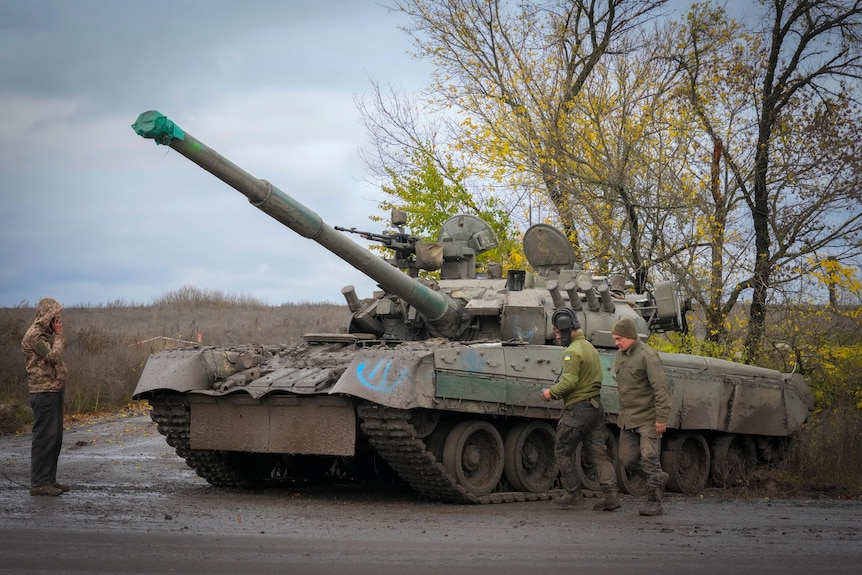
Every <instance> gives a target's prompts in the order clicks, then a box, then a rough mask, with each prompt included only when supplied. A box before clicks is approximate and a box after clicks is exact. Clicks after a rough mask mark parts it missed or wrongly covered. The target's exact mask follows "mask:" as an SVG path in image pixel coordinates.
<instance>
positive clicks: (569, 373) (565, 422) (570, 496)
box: [542, 307, 620, 511]
mask: <svg viewBox="0 0 862 575" xmlns="http://www.w3.org/2000/svg"><path fill="white" fill-rule="evenodd" d="M552 322H553V324H554V334H555V335H556V337H557V339H558V340H560V343H561V344H562V345H563V346H565V348H566V349H565V351H564V352H563V366H562V370H561V372H560V377H559V379H558V380H557V382H556V383H555V384H554V385H553V386H552V387H551V388H550V389H543V390H542V400H544V401H551V399H562V400H563V401H564V402H565V408H564V409H563V411H562V413H560V419H559V421H558V422H557V436H556V442H555V444H554V455H555V456H556V460H557V465H558V466H559V468H560V481H561V482H562V484H563V488H564V489H565V490H566V492H565V493H564V494H563V496H562V497H561V498H559V499H558V500H557V504H558V505H559V506H561V507H574V506H578V505H581V504H583V501H584V498H583V496H582V495H581V478H580V476H579V475H578V469H577V466H576V465H575V450H576V449H577V447H578V445H579V444H581V443H583V446H584V449H586V450H587V451H588V452H589V454H590V456H591V458H592V460H593V461H594V462H595V466H596V470H597V472H598V476H599V484H600V485H601V487H602V492H603V493H604V498H603V500H602V501H600V502H598V503H596V504H595V505H594V506H593V509H595V510H597V511H613V510H614V509H619V508H620V499H619V490H618V488H617V482H616V478H615V476H614V467H613V464H612V463H611V458H610V456H609V455H608V449H607V429H605V414H604V411H603V410H602V405H601V403H600V400H599V394H600V393H601V390H602V363H601V360H600V359H599V354H598V352H597V351H596V348H594V347H593V345H592V344H591V343H590V342H588V341H587V340H586V338H585V337H584V333H583V331H581V324H580V322H579V321H578V317H577V315H575V312H574V311H573V310H572V309H571V308H565V307H564V308H559V309H557V310H556V311H555V312H554V315H553V317H552Z"/></svg>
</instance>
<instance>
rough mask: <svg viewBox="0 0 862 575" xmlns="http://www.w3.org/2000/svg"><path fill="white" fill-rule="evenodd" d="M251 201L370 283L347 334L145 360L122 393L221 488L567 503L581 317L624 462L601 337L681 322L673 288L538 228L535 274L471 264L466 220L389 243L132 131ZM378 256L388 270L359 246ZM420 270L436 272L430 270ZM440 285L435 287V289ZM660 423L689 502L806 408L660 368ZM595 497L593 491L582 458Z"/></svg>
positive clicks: (216, 160)
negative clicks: (570, 375)
mask: <svg viewBox="0 0 862 575" xmlns="http://www.w3.org/2000/svg"><path fill="white" fill-rule="evenodd" d="M133 128H134V130H135V131H136V133H138V134H139V135H140V136H142V137H144V138H148V139H153V140H155V142H156V143H157V144H162V145H167V146H170V147H171V148H173V149H174V150H175V151H177V152H179V153H180V154H181V155H183V156H185V157H186V158H188V159H189V160H191V161H192V162H194V163H195V164H197V165H199V166H200V167H201V168H203V169H205V170H207V171H208V172H210V173H212V174H213V175H214V176H216V177H217V178H219V179H220V180H222V181H223V182H225V183H226V184H228V185H229V186H231V187H233V188H235V189H236V190H237V191H239V192H241V193H242V194H244V195H245V196H246V197H247V198H248V200H249V201H250V202H251V204H252V205H253V206H255V207H257V208H258V209H259V210H261V211H263V212H264V213H266V214H268V215H269V216H270V217H272V218H274V219H276V220H278V221H279V222H281V223H282V224H284V225H285V226H286V227H288V228H289V229H291V230H292V231H293V232H295V233H296V234H298V235H299V236H301V237H302V238H306V239H308V240H312V241H313V242H316V243H317V244H319V245H320V246H322V247H323V248H325V249H327V250H329V251H330V252H332V253H333V254H335V255H337V256H338V257H339V258H341V259H342V260H344V262H345V263H346V264H349V265H351V266H353V267H354V268H356V269H357V270H359V271H361V272H362V273H363V274H366V275H367V276H368V277H370V278H372V279H373V280H374V281H375V282H376V283H377V284H378V286H379V288H380V290H379V291H377V292H375V293H374V294H371V296H370V297H366V298H360V297H359V296H358V295H357V294H356V291H355V289H354V288H353V287H352V286H346V287H344V288H343V289H342V294H343V297H344V298H345V301H346V303H347V310H349V311H346V312H345V313H346V316H347V317H346V318H345V322H344V326H343V328H342V329H341V330H340V331H339V332H337V333H312V334H306V335H304V336H303V342H302V343H301V344H299V345H295V346H284V345H251V344H250V345H243V346H236V347H230V348H216V347H209V346H197V347H192V348H188V349H177V350H168V351H163V352H160V353H156V354H153V355H152V356H151V357H150V358H149V359H148V361H147V363H146V365H145V367H144V369H143V371H142V373H141V376H140V380H139V382H138V385H137V387H136V389H135V391H134V397H135V398H136V399H145V400H148V401H149V403H150V405H151V406H152V410H151V415H152V418H153V420H154V421H155V422H156V424H157V425H158V429H159V431H160V432H161V433H162V434H163V435H164V436H165V437H166V439H167V442H168V443H169V444H170V445H171V446H173V447H174V448H175V449H176V452H177V454H178V455H179V456H180V457H182V458H183V459H185V461H186V462H187V464H188V465H189V466H190V467H192V468H193V469H194V470H195V472H196V473H197V474H198V475H200V476H201V477H203V478H204V479H206V480H207V481H208V482H209V483H211V484H213V485H218V486H231V487H256V486H261V485H267V484H269V483H270V482H271V483H276V482H286V481H287V482H290V483H291V484H292V485H309V484H311V485H313V484H315V483H317V482H319V481H331V480H332V478H333V477H334V478H341V479H363V478H369V477H374V476H375V475H380V474H383V475H385V474H387V473H390V474H397V476H398V477H400V479H401V480H403V482H405V483H406V484H407V485H409V486H410V488H411V489H412V490H414V491H415V492H416V493H417V494H418V495H420V496H423V497H426V498H430V499H434V500H440V501H447V502H454V503H503V502H511V501H528V500H539V499H547V498H550V497H552V496H553V494H554V493H555V491H556V490H558V489H559V478H558V470H557V467H556V464H555V459H554V453H553V448H554V437H555V431H554V430H555V423H556V420H557V418H558V417H559V415H560V412H561V410H562V408H563V405H562V402H561V401H559V400H555V401H553V402H551V403H545V402H543V401H542V399H541V395H540V393H541V390H542V389H543V388H545V387H548V386H550V385H552V384H553V383H554V382H555V381H556V379H557V377H558V376H559V374H560V370H561V365H562V357H561V356H562V354H561V348H560V346H558V345H555V342H554V334H553V326H552V323H551V318H552V315H553V313H554V311H555V310H556V309H558V308H561V307H568V308H571V309H572V310H573V311H574V312H575V313H576V314H577V316H578V318H579V320H580V323H581V326H582V328H583V329H584V332H585V335H586V337H587V339H588V340H589V341H591V342H592V343H593V345H594V346H595V347H596V348H597V349H598V350H599V355H600V356H601V361H602V365H603V368H604V381H603V386H602V403H603V406H604V409H605V414H606V418H607V426H608V430H609V431H610V433H608V447H609V449H610V451H611V453H612V454H613V455H614V459H615V460H616V457H615V454H616V431H617V428H616V420H617V414H618V412H619V401H618V394H617V387H616V383H615V381H614V377H613V372H612V365H613V360H614V354H615V353H616V347H615V346H614V343H613V339H612V338H611V333H610V331H611V328H612V326H613V324H614V323H615V322H616V321H617V320H619V319H620V318H623V317H630V318H632V319H633V320H634V321H635V322H636V325H637V326H638V333H639V334H640V335H641V337H642V338H644V339H646V338H647V337H648V336H649V335H650V334H651V333H656V332H658V333H660V332H665V331H670V330H679V329H681V328H682V326H683V322H684V313H683V311H682V310H681V307H680V303H679V299H678V297H677V290H676V285H675V284H674V283H673V282H664V283H659V284H656V285H655V287H654V290H653V291H652V292H651V293H644V294H632V293H627V292H626V287H625V280H624V278H622V277H621V276H609V277H603V276H594V275H592V274H590V273H588V272H586V271H584V270H582V269H580V268H579V266H578V265H577V262H575V260H574V255H573V250H572V248H571V245H570V244H569V242H568V240H567V239H566V237H565V236H564V235H563V234H562V233H561V232H560V231H558V230H557V229H555V228H553V227H552V226H549V225H546V224H537V225H534V226H532V227H530V228H529V229H528V230H527V231H526V232H525V233H524V236H523V248H524V253H525V255H526V256H527V260H528V262H529V264H530V267H531V269H530V270H508V272H507V273H506V275H505V277H503V274H502V271H501V266H499V265H497V264H489V265H487V268H486V271H484V272H482V273H479V272H477V264H476V257H477V256H479V255H480V254H482V253H485V252H486V251H488V250H491V249H493V248H494V247H496V246H497V238H496V236H495V235H494V233H493V231H492V229H491V227H490V226H489V225H488V224H487V223H486V222H484V221H482V220H480V219H479V218H477V217H475V216H472V215H467V214H460V215H455V216H453V217H451V218H450V219H449V220H447V221H446V222H445V224H444V225H443V226H442V228H441V229H440V231H439V234H438V237H437V241H436V242H423V241H421V240H420V239H419V238H418V237H416V236H413V235H411V234H409V233H408V232H406V231H405V229H404V226H405V224H406V222H407V218H406V214H404V213H403V212H401V211H398V210H394V211H393V214H392V226H393V227H392V229H394V230H396V231H394V232H390V233H380V234H377V233H372V232H365V231H359V230H356V229H354V228H349V229H348V228H336V227H332V226H330V225H328V224H326V223H324V222H323V221H322V219H321V218H320V216H318V214H316V213H315V212H314V211H312V210H311V209H309V208H308V207H306V206H304V205H303V204H301V203H299V202H298V201H297V200H296V199H294V198H292V197H291V196H289V195H287V194H286V193H284V192H283V191H281V190H280V189H278V188H277V187H275V186H273V185H272V184H270V183H269V182H267V181H264V180H260V179H257V178H255V177H253V176H251V175H250V174H248V173H247V172H245V171H243V170H242V169H241V168H239V167H237V166H236V165H234V164H233V163H231V162H230V161H228V160H227V159H225V158H224V157H222V156H221V155H219V154H218V153H217V152H215V151H214V150H212V149H210V148H208V147H207V146H206V145H204V144H203V143H202V142H200V141H199V140H197V139H196V138H194V137H193V136H191V135H190V134H188V133H186V132H185V131H183V130H182V129H180V128H179V127H178V126H177V125H176V124H175V123H173V122H172V121H170V120H169V119H168V118H166V117H165V116H163V115H162V114H160V113H158V112H156V111H149V112H145V113H143V114H141V115H140V116H139V117H138V119H137V121H136V122H135V123H134V124H133ZM353 235H360V236H362V237H364V238H365V239H368V240H372V241H375V242H379V243H380V245H382V246H384V247H385V248H387V249H388V251H389V253H390V254H391V257H388V258H380V257H378V256H376V255H374V254H373V253H372V252H371V251H370V250H369V249H367V248H366V247H365V246H363V245H361V244H360V243H357V242H355V241H354V240H353V239H352V236H353ZM429 272H435V273H434V274H431V273H429ZM431 277H434V278H436V279H430V278H431ZM662 361H663V362H664V366H665V369H666V371H667V374H668V378H669V381H670V386H671V397H672V416H671V419H670V421H669V422H668V431H667V433H666V434H665V436H664V437H663V441H662V466H663V467H664V469H665V471H667V473H668V474H669V476H670V479H669V482H668V489H669V490H675V491H680V492H683V493H697V492H699V491H700V490H702V489H703V488H705V487H706V486H707V485H709V484H717V485H727V484H732V483H735V482H737V481H744V480H746V479H747V478H748V476H749V474H750V473H751V472H752V470H753V469H754V467H755V465H757V464H758V463H759V462H773V461H776V460H777V459H779V458H780V457H781V455H782V453H783V451H784V449H785V448H786V445H787V442H788V441H789V439H790V438H791V437H792V435H793V433H794V432H795V431H796V430H797V429H798V428H799V427H800V426H801V425H802V424H803V423H804V422H805V420H806V418H807V417H808V414H809V412H810V410H811V409H812V406H813V405H812V399H811V394H810V391H809V389H808V386H807V383H806V381H805V380H804V378H803V377H801V376H800V375H799V374H786V373H780V372H778V371H775V370H771V369H765V368H760V367H753V366H748V365H742V364H736V363H733V362H729V361H722V360H718V359H712V358H705V357H698V356H690V355H682V354H667V353H664V354H662ZM578 460H579V463H580V466H579V472H580V474H581V477H582V479H583V481H584V485H585V487H586V488H587V489H594V490H598V489H599V486H598V481H597V478H596V473H595V471H594V468H593V466H592V462H591V461H589V459H588V457H587V456H586V454H584V456H583V457H582V456H581V455H580V454H579V455H578ZM616 469H617V474H618V479H619V483H620V487H621V489H622V490H623V491H624V492H628V493H630V494H634V495H638V494H641V493H643V492H644V491H645V484H644V481H643V478H640V477H638V476H635V475H631V474H630V473H629V472H628V471H627V470H625V469H622V468H621V466H620V465H619V464H618V463H617V464H616Z"/></svg>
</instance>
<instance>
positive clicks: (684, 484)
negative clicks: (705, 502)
mask: <svg viewBox="0 0 862 575" xmlns="http://www.w3.org/2000/svg"><path fill="white" fill-rule="evenodd" d="M661 466H662V469H664V470H665V471H666V472H667V474H668V475H669V476H670V479H668V481H667V488H668V490H670V491H678V492H680V493H685V494H686V495H691V494H693V493H700V492H701V491H703V488H704V487H706V481H707V480H708V479H709V445H707V443H706V439H704V438H703V435H701V434H700V433H678V434H676V435H673V436H672V437H670V438H669V439H668V440H667V443H666V444H665V447H664V449H663V450H662V452H661Z"/></svg>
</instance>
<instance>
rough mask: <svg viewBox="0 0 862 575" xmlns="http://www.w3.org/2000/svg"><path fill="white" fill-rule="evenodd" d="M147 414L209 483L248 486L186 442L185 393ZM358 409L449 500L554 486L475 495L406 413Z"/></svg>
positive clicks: (422, 484) (375, 435)
mask: <svg viewBox="0 0 862 575" xmlns="http://www.w3.org/2000/svg"><path fill="white" fill-rule="evenodd" d="M149 402H150V406H151V407H152V411H151V412H150V417H151V418H152V420H153V421H154V422H155V423H156V425H157V427H158V430H159V433H161V434H162V435H164V436H165V439H166V440H167V443H168V445H170V446H171V447H173V448H174V449H175V450H176V452H177V455H178V456H180V457H181V458H182V459H184V460H185V462H186V464H187V465H188V466H189V467H191V468H192V469H194V471H195V473H197V474H198V475H199V476H200V477H202V478H204V479H206V480H207V482H208V483H210V484H212V485H216V486H219V487H234V488H247V487H249V486H250V485H249V481H248V478H246V477H243V476H242V475H240V474H238V473H237V472H236V470H235V469H234V468H233V466H231V465H229V464H228V462H227V461H225V459H224V457H223V456H222V454H220V453H219V452H218V451H210V450H203V449H192V448H191V447H190V443H189V429H190V425H191V412H190V411H189V404H188V400H187V398H186V397H184V396H183V395H180V394H156V395H153V396H152V397H150V399H149ZM357 415H358V417H359V420H360V425H361V427H362V431H363V432H364V433H365V435H366V437H367V438H368V442H369V443H370V444H371V446H372V447H373V448H374V449H375V450H376V451H377V453H378V454H379V455H380V456H381V457H382V458H383V459H385V460H386V463H387V464H388V465H389V466H390V467H391V468H392V469H393V470H394V471H395V472H396V473H398V475H399V476H400V477H401V478H402V479H403V480H404V481H406V482H407V484H408V485H410V487H411V488H413V490H414V491H416V492H417V493H419V494H420V495H422V496H423V497H427V498H429V499H434V500H438V501H445V502H449V503H462V504H463V503H481V504H487V503H513V502H522V501H541V500H547V499H550V498H551V496H552V495H553V494H554V490H551V491H548V492H542V493H532V492H528V491H500V492H494V493H490V494H488V495H483V496H480V497H477V496H475V495H473V494H472V493H470V492H468V491H467V490H466V489H464V487H463V486H461V485H458V484H457V483H456V482H455V479H454V478H453V477H452V475H451V474H450V473H448V472H447V471H446V468H445V467H443V464H441V463H440V462H439V461H437V458H436V457H434V455H433V454H432V453H431V452H430V451H428V449H427V447H426V446H425V443H424V442H423V441H422V440H421V439H418V438H417V437H416V433H415V431H414V429H413V425H412V424H411V423H410V414H409V412H408V411H405V410H402V409H394V408H390V407H384V406H381V405H359V406H357Z"/></svg>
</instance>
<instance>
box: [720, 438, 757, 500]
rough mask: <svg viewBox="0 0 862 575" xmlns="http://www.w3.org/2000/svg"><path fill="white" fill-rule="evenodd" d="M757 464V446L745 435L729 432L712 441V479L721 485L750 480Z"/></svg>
mask: <svg viewBox="0 0 862 575" xmlns="http://www.w3.org/2000/svg"><path fill="white" fill-rule="evenodd" d="M756 464H757V447H756V446H755V445H754V440H753V439H751V438H750V437H748V436H745V435H737V434H735V433H727V434H724V435H720V436H718V437H717V438H715V440H714V441H713V442H712V480H713V482H714V483H715V484H716V485H717V486H719V487H729V486H731V485H734V484H736V483H744V482H746V481H748V478H749V477H750V476H751V472H752V471H754V466H755V465H756Z"/></svg>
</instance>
